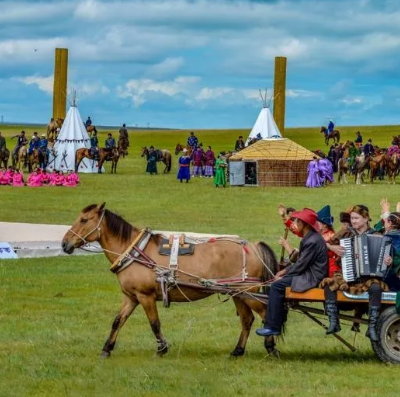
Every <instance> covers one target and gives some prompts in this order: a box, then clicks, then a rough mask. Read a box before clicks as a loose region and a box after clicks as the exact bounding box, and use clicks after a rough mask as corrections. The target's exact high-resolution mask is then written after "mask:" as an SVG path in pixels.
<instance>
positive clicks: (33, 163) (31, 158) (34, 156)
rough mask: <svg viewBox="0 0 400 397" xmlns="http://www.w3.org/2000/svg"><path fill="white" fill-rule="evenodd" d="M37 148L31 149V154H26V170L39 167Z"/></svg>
mask: <svg viewBox="0 0 400 397" xmlns="http://www.w3.org/2000/svg"><path fill="white" fill-rule="evenodd" d="M39 157H40V156H39V149H33V150H32V153H31V154H28V170H29V172H32V171H33V170H34V169H35V168H37V167H40V158H39Z"/></svg>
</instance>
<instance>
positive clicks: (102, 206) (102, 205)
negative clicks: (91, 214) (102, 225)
mask: <svg viewBox="0 0 400 397" xmlns="http://www.w3.org/2000/svg"><path fill="white" fill-rule="evenodd" d="M105 206H106V203H105V202H104V203H103V204H101V205H100V207H99V210H98V212H102V211H103V210H104V207H105Z"/></svg>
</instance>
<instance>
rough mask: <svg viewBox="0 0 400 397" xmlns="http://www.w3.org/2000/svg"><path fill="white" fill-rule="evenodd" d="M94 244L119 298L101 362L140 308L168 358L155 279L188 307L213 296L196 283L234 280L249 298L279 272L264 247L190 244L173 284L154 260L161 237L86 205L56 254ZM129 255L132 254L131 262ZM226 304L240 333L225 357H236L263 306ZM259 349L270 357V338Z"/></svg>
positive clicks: (162, 261) (245, 300)
mask: <svg viewBox="0 0 400 397" xmlns="http://www.w3.org/2000/svg"><path fill="white" fill-rule="evenodd" d="M94 241H98V242H99V243H100V245H101V247H102V248H103V252H104V254H105V256H106V257H107V259H108V260H109V261H110V263H111V264H113V265H112V266H111V269H114V272H115V273H116V277H117V279H118V282H119V284H120V287H121V291H122V294H123V296H122V306H121V309H120V312H119V314H118V315H117V317H116V318H115V320H114V322H113V324H112V327H111V333H110V335H109V338H108V339H107V341H106V343H105V345H104V347H103V350H102V352H101V357H102V358H106V357H109V356H110V354H111V352H112V350H113V349H114V346H115V342H116V339H117V335H118V332H119V331H120V329H121V328H122V326H123V325H124V324H125V322H126V321H127V320H128V318H129V317H130V315H131V314H132V313H133V311H134V310H135V309H136V307H137V306H138V305H142V307H143V309H144V312H145V313H146V315H147V318H148V320H149V323H150V327H151V330H152V331H153V333H154V335H155V337H156V341H157V347H158V349H157V354H158V355H160V356H162V355H163V354H165V353H167V352H168V348H169V345H168V342H167V340H166V339H165V338H164V336H163V334H162V332H161V323H160V319H159V317H158V309H157V304H156V302H157V301H162V300H163V298H164V297H165V294H163V288H162V287H161V284H160V283H159V282H157V278H158V277H166V275H167V276H168V277H169V278H170V284H169V285H168V297H169V301H170V302H191V301H196V300H199V299H204V298H207V297H208V296H210V295H212V294H214V293H215V291H212V290H211V289H208V290H207V287H203V288H202V287H201V286H200V284H199V282H200V281H201V280H209V281H211V280H217V279H218V281H219V282H222V281H221V280H223V279H225V280H228V279H229V278H231V279H232V278H234V279H240V280H241V282H242V284H241V286H240V284H238V286H236V287H235V288H236V289H241V288H242V289H245V290H246V291H247V292H248V293H252V292H257V291H258V290H259V288H260V286H261V285H265V284H266V280H268V279H270V278H271V277H273V275H274V274H276V272H277V271H278V267H279V265H278V262H277V260H276V257H275V254H274V252H273V251H272V249H271V248H270V247H269V246H268V245H267V244H265V243H263V242H260V243H258V244H253V243H249V242H247V241H244V240H241V239H239V238H237V239H236V238H232V237H231V238H224V237H219V238H213V239H210V240H207V242H204V243H201V244H196V246H195V249H194V252H193V254H192V255H185V256H179V266H178V267H176V269H175V270H174V272H173V274H175V275H176V279H175V277H174V276H172V272H171V270H170V269H169V263H170V258H169V256H168V255H167V256H165V255H160V254H159V246H160V244H161V241H162V239H161V235H159V234H153V233H152V232H151V231H150V230H149V229H144V230H142V231H140V230H139V229H137V228H136V227H135V226H133V225H131V224H130V223H128V222H126V221H125V220H124V219H122V218H121V217H120V216H118V215H116V214H114V213H113V212H111V211H109V210H107V209H105V203H103V204H101V205H96V204H92V205H89V206H87V207H86V208H84V209H83V210H82V212H81V213H80V214H79V216H78V218H77V219H76V221H75V222H74V224H73V225H72V226H71V228H70V229H69V230H68V231H67V233H66V234H65V235H64V238H63V240H62V249H63V251H64V252H65V253H67V254H72V253H73V251H74V249H75V248H79V247H81V246H82V245H84V244H86V243H89V242H94ZM138 247H140V248H138ZM131 250H133V252H134V254H133V253H132V256H131ZM136 255H138V256H136ZM135 258H136V259H135ZM126 259H128V262H125V263H124V265H123V267H119V266H120V264H121V265H122V263H121V262H120V261H121V260H126ZM131 259H133V260H131ZM127 263H128V264H127ZM116 267H117V268H116ZM238 275H239V277H238ZM248 278H251V279H252V281H253V283H250V284H249V282H247V283H246V282H244V281H245V280H246V279H248ZM248 281H250V280H248ZM175 282H179V284H177V283H175ZM183 284H184V285H183ZM244 285H245V286H244ZM196 287H197V288H196ZM232 299H233V301H234V303H235V306H236V313H237V314H238V315H239V317H240V321H241V326H242V331H241V334H240V337H239V340H238V343H237V345H236V347H235V349H234V350H233V351H232V353H231V355H232V356H242V355H243V354H244V352H245V347H246V342H247V339H248V337H249V334H250V331H251V326H252V324H253V321H254V315H253V311H255V312H256V313H257V314H258V315H259V316H260V317H261V319H263V320H264V318H265V314H266V306H265V304H264V303H263V302H260V301H257V300H252V299H249V297H248V296H246V295H241V296H238V295H233V298H232ZM193 308H194V307H193ZM264 345H265V347H266V348H267V350H268V351H269V352H270V353H275V348H274V346H275V342H274V338H273V337H267V338H265V343H264Z"/></svg>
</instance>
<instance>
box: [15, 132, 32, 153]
mask: <svg viewBox="0 0 400 397" xmlns="http://www.w3.org/2000/svg"><path fill="white" fill-rule="evenodd" d="M14 138H17V143H16V145H15V147H14V149H13V157H16V156H17V154H18V152H19V149H20V147H21V146H23V145H26V144H27V143H28V140H27V139H26V136H25V131H21V133H20V134H18V135H14V136H12V137H11V139H14Z"/></svg>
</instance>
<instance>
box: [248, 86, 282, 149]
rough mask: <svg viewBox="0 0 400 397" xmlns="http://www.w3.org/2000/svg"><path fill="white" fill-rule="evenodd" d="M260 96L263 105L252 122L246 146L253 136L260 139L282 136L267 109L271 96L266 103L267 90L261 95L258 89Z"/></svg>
mask: <svg viewBox="0 0 400 397" xmlns="http://www.w3.org/2000/svg"><path fill="white" fill-rule="evenodd" d="M260 96H261V100H262V104H263V107H262V109H261V112H260V114H259V115H258V118H257V120H256V123H255V124H254V126H253V128H252V130H251V132H250V135H249V136H248V138H247V141H246V146H247V145H248V144H249V141H250V140H251V139H253V138H256V139H257V140H260V139H271V138H272V139H273V138H282V135H281V133H280V132H279V129H278V127H277V125H276V123H275V120H274V118H273V117H272V114H271V111H270V110H269V106H270V105H271V101H272V99H273V98H270V99H269V101H268V103H267V90H265V94H264V95H263V94H262V92H261V90H260Z"/></svg>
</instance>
